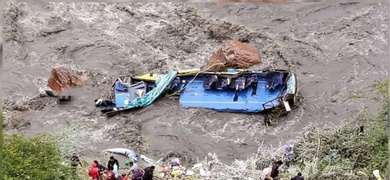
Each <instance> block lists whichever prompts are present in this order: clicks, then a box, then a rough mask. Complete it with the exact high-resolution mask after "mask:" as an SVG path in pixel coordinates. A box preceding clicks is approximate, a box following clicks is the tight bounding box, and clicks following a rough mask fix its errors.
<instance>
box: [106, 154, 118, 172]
mask: <svg viewBox="0 0 390 180" xmlns="http://www.w3.org/2000/svg"><path fill="white" fill-rule="evenodd" d="M114 164H116V165H117V166H118V169H119V162H118V160H116V159H115V158H114V156H111V157H110V160H108V163H107V169H108V170H111V171H113V170H114Z"/></svg>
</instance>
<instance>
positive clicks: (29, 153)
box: [2, 134, 71, 180]
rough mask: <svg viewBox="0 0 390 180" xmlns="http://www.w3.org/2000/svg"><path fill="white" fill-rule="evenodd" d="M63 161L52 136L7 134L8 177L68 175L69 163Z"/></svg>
mask: <svg viewBox="0 0 390 180" xmlns="http://www.w3.org/2000/svg"><path fill="white" fill-rule="evenodd" d="M62 162H63V159H62V156H61V153H60V151H59V149H58V144H57V142H56V140H54V139H53V138H52V137H50V136H47V135H37V136H35V137H32V138H28V137H25V136H23V135H21V134H13V135H4V139H3V159H2V163H3V172H4V174H3V177H4V179H5V180H14V179H15V180H19V179H40V180H49V179H50V180H54V179H66V178H65V177H69V175H70V172H71V171H70V168H69V165H68V164H65V165H64V164H62Z"/></svg>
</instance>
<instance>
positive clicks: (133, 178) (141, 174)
mask: <svg viewBox="0 0 390 180" xmlns="http://www.w3.org/2000/svg"><path fill="white" fill-rule="evenodd" d="M70 160H71V167H72V169H73V171H74V174H76V169H77V167H78V166H79V165H80V166H81V167H82V166H83V165H82V163H81V161H80V159H79V158H78V156H77V154H76V153H75V154H73V156H72V157H71V159H70ZM125 165H126V166H130V171H129V173H123V174H120V175H119V161H118V160H117V159H115V158H114V156H111V157H110V159H109V160H108V162H107V166H104V165H103V164H101V163H99V162H98V161H97V160H94V161H93V162H92V163H91V167H90V168H89V170H88V175H89V177H90V178H91V180H152V179H153V171H154V169H155V167H154V166H150V167H146V168H145V169H141V168H140V167H139V166H138V164H137V163H136V162H126V163H125Z"/></svg>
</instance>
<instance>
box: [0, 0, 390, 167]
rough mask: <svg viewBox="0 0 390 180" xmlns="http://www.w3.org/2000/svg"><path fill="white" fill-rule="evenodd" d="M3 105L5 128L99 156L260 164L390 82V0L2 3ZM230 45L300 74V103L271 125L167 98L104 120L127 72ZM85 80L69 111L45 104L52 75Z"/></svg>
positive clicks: (159, 69) (353, 110) (187, 64)
mask: <svg viewBox="0 0 390 180" xmlns="http://www.w3.org/2000/svg"><path fill="white" fill-rule="evenodd" d="M3 13H4V21H5V22H4V24H3V25H4V31H3V32H4V35H3V39H4V41H5V44H4V46H3V47H4V51H3V57H4V60H3V99H4V116H5V122H4V123H5V131H6V132H22V133H25V134H27V135H33V134H36V133H41V132H52V133H56V134H58V135H61V136H62V137H63V139H62V142H63V143H64V144H66V145H65V146H64V147H63V148H64V149H65V151H66V152H68V153H73V152H78V153H81V154H82V155H83V156H86V157H95V156H98V155H100V154H101V151H102V150H103V149H106V148H114V147H126V148H131V149H135V150H136V151H137V152H140V153H143V154H146V155H147V156H149V157H151V158H160V157H161V156H162V155H164V154H165V153H167V152H171V151H176V152H179V153H182V154H187V155H190V156H191V157H193V158H197V157H198V158H202V157H204V156H205V155H206V154H207V153H209V152H215V153H217V155H218V156H219V158H220V160H222V161H223V162H226V163H229V162H231V161H232V160H234V159H244V158H248V157H250V156H252V154H253V153H255V152H256V151H257V149H258V147H259V145H260V144H261V143H264V145H266V146H279V145H280V143H282V145H283V143H285V142H287V141H288V140H290V139H295V138H296V137H297V136H299V135H300V134H301V133H302V131H303V130H304V129H305V127H306V126H308V125H310V124H313V125H316V126H324V125H327V124H330V125H337V124H340V123H342V122H345V121H347V120H348V119H349V118H350V117H351V116H353V115H356V114H357V113H358V112H359V111H360V110H361V109H362V107H363V106H368V107H370V108H369V109H370V110H371V112H375V110H376V108H378V103H379V102H377V101H373V100H367V99H364V100H359V99H351V98H349V97H350V95H351V93H356V92H362V93H370V91H371V90H370V89H369V88H367V87H368V86H370V85H372V84H373V82H374V81H375V80H381V79H383V78H385V77H387V75H388V56H389V54H388V49H389V47H388V41H387V39H388V22H387V21H388V2H387V1H383V2H379V1H378V2H365V3H333V2H332V3H314V2H311V3H283V4H266V3H238V4H218V3H211V2H210V3H159V4H157V3H5V4H4V10H3ZM229 39H237V40H242V41H248V42H249V43H250V44H251V45H253V46H254V47H256V48H257V49H258V50H259V51H260V53H261V56H262V59H263V62H262V63H261V64H260V65H258V66H256V67H253V68H254V69H266V68H279V69H282V68H287V67H288V66H289V65H292V66H294V67H295V68H294V70H295V72H296V73H297V75H298V78H299V82H300V96H301V97H302V102H301V104H300V105H299V106H298V107H297V108H296V109H294V110H293V111H292V112H291V113H290V114H289V115H288V116H286V117H282V118H280V119H278V121H277V122H275V124H274V126H271V127H266V126H265V125H264V124H263V117H262V116H261V115H246V114H234V113H217V112H214V111H209V110H202V109H184V108H182V107H181V106H180V105H179V102H178V101H177V100H172V99H162V100H159V101H157V102H156V103H154V104H152V105H151V106H149V107H146V108H144V109H142V110H139V111H136V112H131V113H127V114H121V115H119V116H115V117H112V118H106V117H105V116H103V115H102V114H101V113H100V111H99V110H98V109H97V108H95V106H94V102H93V100H94V99H95V98H101V97H106V96H107V92H108V88H109V86H110V83H111V81H112V79H113V78H115V77H116V76H118V75H120V74H133V75H136V74H143V73H148V72H156V73H165V72H167V71H168V70H170V69H186V68H199V67H201V66H202V65H204V64H206V62H207V60H208V58H209V57H210V56H211V53H212V51H213V50H214V48H216V47H218V46H220V45H221V44H222V43H224V42H225V41H227V40H229ZM60 66H62V67H67V68H72V69H75V70H77V71H80V72H85V73H87V74H88V75H89V76H90V79H89V80H88V81H87V82H86V83H85V85H84V86H82V87H79V88H74V89H70V90H68V91H66V92H65V94H68V95H72V96H74V101H73V102H72V104H69V105H63V106H59V105H57V104H56V102H55V99H52V98H39V97H36V96H37V95H38V90H39V88H42V87H45V86H46V83H47V79H48V78H49V76H50V71H51V69H52V68H53V67H60Z"/></svg>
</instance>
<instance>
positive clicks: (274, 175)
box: [271, 161, 283, 179]
mask: <svg viewBox="0 0 390 180" xmlns="http://www.w3.org/2000/svg"><path fill="white" fill-rule="evenodd" d="M282 164H283V162H282V161H277V162H274V164H273V165H272V170H271V177H272V178H273V179H276V178H277V177H278V176H279V167H280V166H281V165H282Z"/></svg>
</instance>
